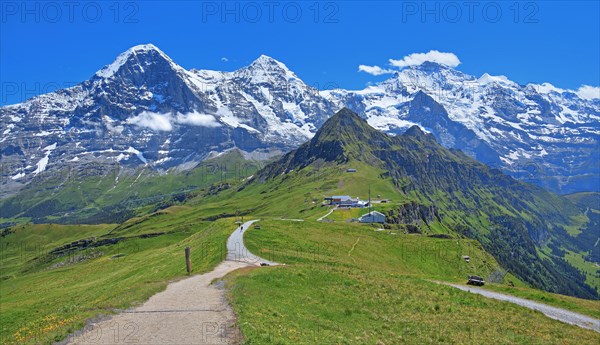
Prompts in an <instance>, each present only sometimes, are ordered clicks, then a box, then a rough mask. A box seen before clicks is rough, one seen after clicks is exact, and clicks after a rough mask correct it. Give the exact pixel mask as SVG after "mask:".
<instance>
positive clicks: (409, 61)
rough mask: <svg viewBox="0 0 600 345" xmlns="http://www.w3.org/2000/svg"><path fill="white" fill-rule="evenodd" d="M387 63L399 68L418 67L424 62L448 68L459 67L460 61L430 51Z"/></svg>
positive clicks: (451, 56)
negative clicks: (435, 63)
mask: <svg viewBox="0 0 600 345" xmlns="http://www.w3.org/2000/svg"><path fill="white" fill-rule="evenodd" d="M389 61H390V64H391V65H392V66H395V67H400V68H403V67H407V66H416V65H420V64H422V63H423V62H425V61H431V62H437V63H440V64H444V65H446V66H450V67H456V66H458V65H460V60H459V59H458V57H457V56H456V55H454V54H452V53H443V52H440V51H437V50H431V51H429V52H428V53H414V54H410V55H407V56H405V57H403V58H402V59H401V60H394V59H390V60H389Z"/></svg>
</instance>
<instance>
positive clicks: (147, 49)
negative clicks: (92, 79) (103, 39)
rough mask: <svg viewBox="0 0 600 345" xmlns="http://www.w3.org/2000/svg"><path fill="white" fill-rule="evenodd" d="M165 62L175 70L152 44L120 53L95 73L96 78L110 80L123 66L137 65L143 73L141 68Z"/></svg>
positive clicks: (161, 52)
mask: <svg viewBox="0 0 600 345" xmlns="http://www.w3.org/2000/svg"><path fill="white" fill-rule="evenodd" d="M160 60H162V61H166V62H167V63H168V64H169V65H171V67H173V68H177V67H179V66H177V65H176V64H175V63H174V62H173V60H171V58H170V57H169V56H167V54H165V53H164V52H163V51H162V50H160V49H158V47H156V46H155V45H153V44H150V43H149V44H140V45H137V46H133V47H131V48H129V49H127V50H126V51H125V52H123V53H121V54H120V55H119V56H117V58H116V59H115V61H113V63H111V64H109V65H106V66H104V67H103V68H102V69H100V70H99V71H98V72H96V74H95V75H96V76H97V77H100V78H105V79H108V78H111V77H113V76H114V75H115V74H116V73H117V72H118V71H119V70H120V69H121V67H123V66H124V65H125V64H128V63H131V64H133V65H137V66H138V68H140V69H141V71H143V67H144V66H145V65H149V64H153V63H155V62H157V61H160Z"/></svg>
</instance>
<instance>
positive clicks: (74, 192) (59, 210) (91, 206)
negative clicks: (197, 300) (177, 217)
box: [0, 150, 264, 224]
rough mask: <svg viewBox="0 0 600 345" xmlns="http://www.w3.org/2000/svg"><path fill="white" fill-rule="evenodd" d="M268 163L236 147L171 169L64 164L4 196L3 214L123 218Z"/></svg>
mask: <svg viewBox="0 0 600 345" xmlns="http://www.w3.org/2000/svg"><path fill="white" fill-rule="evenodd" d="M263 164H264V163H262V162H258V161H253V160H246V159H245V158H244V157H243V155H242V154H241V153H240V151H238V150H232V151H229V152H227V153H225V154H223V155H221V156H218V157H215V158H212V159H208V160H206V161H204V162H202V163H200V164H198V165H197V166H196V167H194V168H193V169H189V170H184V171H177V170H172V171H169V172H168V173H167V172H162V173H161V172H157V171H155V170H153V169H152V168H150V167H142V168H139V169H131V168H128V167H126V166H120V165H118V164H114V165H98V164H88V165H85V166H82V167H78V168H77V169H70V168H65V169H63V170H61V171H56V172H53V173H52V174H42V175H41V176H40V178H38V179H35V180H34V181H33V182H32V183H30V184H29V185H27V186H26V187H25V189H23V190H21V191H20V192H19V193H17V194H16V195H14V196H12V197H9V198H5V199H3V200H0V215H2V219H4V222H8V223H10V222H14V221H15V220H16V221H18V222H22V221H33V222H35V223H48V222H52V223H63V224H64V223H67V224H77V223H87V224H99V223H105V222H115V221H117V222H121V221H125V220H127V219H129V218H131V217H133V216H136V215H139V214H144V213H148V212H152V211H154V210H156V209H158V208H165V207H168V206H171V205H173V204H177V203H181V202H183V201H185V200H187V199H188V198H190V197H193V196H196V195H199V194H202V193H203V192H205V191H206V188H207V187H209V186H210V185H212V184H214V183H224V182H239V181H241V180H242V179H244V178H246V177H248V176H250V175H252V174H254V173H255V172H256V171H258V170H259V169H260V168H261V167H262V166H263Z"/></svg>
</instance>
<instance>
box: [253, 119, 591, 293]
mask: <svg viewBox="0 0 600 345" xmlns="http://www.w3.org/2000/svg"><path fill="white" fill-rule="evenodd" d="M360 163H361V164H362V165H363V166H369V167H370V169H367V171H369V172H371V173H373V172H374V171H378V173H377V174H373V175H371V176H370V178H371V179H378V180H379V181H378V182H379V183H380V184H381V185H385V186H386V190H385V193H379V192H376V193H377V194H384V195H390V194H393V195H396V198H397V199H398V200H414V201H416V202H418V203H420V204H423V205H435V206H436V207H437V208H438V209H439V210H440V212H441V213H442V217H443V219H444V220H443V221H442V225H443V226H444V227H445V228H447V229H450V230H452V231H453V232H456V233H459V234H462V235H465V236H468V237H470V238H473V239H477V240H478V241H480V242H481V243H482V244H483V245H484V246H485V247H486V249H487V250H488V251H489V252H490V253H492V254H493V255H495V257H496V258H497V259H498V260H499V261H500V262H501V263H502V265H503V266H505V267H506V268H507V269H509V270H511V271H512V272H514V273H515V274H517V275H518V276H519V277H521V279H523V280H526V281H527V282H528V283H529V284H532V285H534V286H536V287H538V288H543V289H547V290H549V291H553V292H560V293H564V294H571V295H577V296H580V297H585V298H598V291H597V290H596V289H595V288H594V287H591V286H590V285H588V284H586V283H585V280H586V279H585V275H584V274H583V273H582V272H580V271H579V270H578V269H577V268H575V267H574V266H572V265H571V264H569V263H568V262H567V261H565V260H564V255H562V254H560V255H559V254H555V253H554V252H552V253H549V254H548V255H546V256H545V257H541V256H540V255H539V253H538V250H539V248H541V247H543V246H544V245H546V244H547V243H548V242H549V241H553V242H556V243H559V244H560V245H561V246H564V247H565V248H567V249H570V250H573V251H576V252H579V253H583V252H585V251H589V250H590V249H589V248H588V247H587V246H586V244H585V243H589V241H587V237H586V238H585V239H582V238H581V235H582V234H586V235H588V236H589V232H587V233H586V232H585V231H584V230H581V228H582V227H584V226H586V225H585V224H586V223H585V219H586V218H589V217H586V216H585V215H582V212H581V210H580V209H579V208H578V206H576V205H575V204H573V203H572V202H571V201H569V200H568V199H566V198H563V197H560V196H558V195H555V194H552V193H549V192H547V191H545V190H543V189H541V188H539V187H536V186H533V185H529V184H526V183H523V182H520V181H517V180H515V179H513V178H511V177H509V176H507V175H504V174H502V173H501V172H500V171H499V170H496V169H491V168H489V167H487V166H485V165H483V164H481V163H479V162H477V161H475V160H473V159H471V158H469V157H468V156H467V155H465V154H463V153H462V152H460V151H457V150H448V149H445V148H444V147H442V146H441V145H439V144H438V143H437V142H436V141H435V139H434V138H433V137H432V136H431V135H429V134H426V133H423V132H422V131H421V130H420V129H419V128H418V127H413V128H411V129H410V130H408V131H407V132H406V133H405V134H403V135H398V136H395V137H390V136H388V135H385V134H383V133H381V132H379V131H377V130H375V129H374V128H372V127H370V126H369V125H368V123H367V122H366V121H365V120H363V119H361V118H360V117H359V116H358V115H356V114H354V113H352V112H351V111H349V110H347V109H345V110H342V111H340V112H338V113H337V114H336V115H334V116H333V117H331V118H330V119H329V120H328V121H327V122H326V123H325V124H324V125H323V126H322V128H321V129H320V130H319V131H318V132H317V134H316V135H315V136H314V137H313V139H311V140H310V141H309V142H307V143H305V144H303V145H301V146H300V147H299V148H298V149H297V150H294V151H291V152H289V153H288V154H286V155H285V156H284V157H282V158H281V159H280V160H279V161H276V162H274V163H272V164H270V165H268V166H266V167H265V168H264V169H263V170H261V171H260V172H259V173H258V175H257V179H256V180H255V181H254V184H261V183H263V184H268V185H270V186H275V188H281V189H285V190H286V191H287V194H286V195H287V197H288V198H289V199H293V198H294V197H295V196H294V193H296V192H300V191H301V187H300V186H303V183H302V182H300V181H298V179H303V178H304V179H305V182H304V185H306V187H308V186H310V185H311V183H310V176H311V174H312V176H313V177H316V176H317V174H316V172H317V171H318V172H319V173H320V175H319V177H320V178H321V179H322V180H324V181H325V180H326V181H327V182H328V185H322V186H321V188H320V189H321V190H324V189H328V190H336V188H335V186H345V185H344V184H343V183H342V182H341V181H340V179H343V178H345V176H344V174H343V173H341V172H340V171H339V170H337V171H336V170H335V168H336V167H356V166H359V168H360ZM362 169H363V170H364V169H365V168H362ZM359 171H361V169H359ZM336 173H337V174H336ZM326 174H330V176H328V177H326V176H324V175H326ZM356 176H357V178H358V177H360V175H356ZM290 181H292V183H289V182H290ZM370 183H371V181H367V180H364V181H360V179H357V180H356V181H355V183H354V185H353V186H347V187H346V188H339V189H340V190H341V191H340V193H337V194H346V195H348V194H350V195H352V192H351V191H352V189H354V188H357V187H355V186H359V187H358V188H361V187H362V188H363V189H366V188H368V185H369V184H370ZM344 189H346V190H344ZM317 190H319V189H317ZM270 191H271V192H273V189H272V190H270ZM262 192H263V193H268V192H269V191H262ZM280 192H283V191H280ZM274 194H275V193H272V194H271V195H270V197H271V198H275V196H274ZM365 195H366V193H365ZM265 198H268V196H265ZM250 203H251V202H250ZM284 205H286V206H287V207H284ZM277 207H280V208H282V209H290V211H288V212H292V211H291V209H294V205H293V204H291V203H289V202H286V201H285V200H282V203H281V204H279V205H278V206H277ZM296 209H297V207H296ZM588 226H589V225H588ZM440 230H441V231H443V230H442V229H440ZM568 231H571V233H573V234H576V233H578V231H580V233H579V235H577V236H576V237H573V236H570V235H568ZM513 252H518V253H519V254H518V255H512V254H511V253H513Z"/></svg>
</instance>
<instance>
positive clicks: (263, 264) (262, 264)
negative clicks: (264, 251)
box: [260, 262, 271, 266]
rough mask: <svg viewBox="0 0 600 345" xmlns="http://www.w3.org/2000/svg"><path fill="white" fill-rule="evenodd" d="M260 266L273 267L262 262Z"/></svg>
mask: <svg viewBox="0 0 600 345" xmlns="http://www.w3.org/2000/svg"><path fill="white" fill-rule="evenodd" d="M260 265H261V266H271V265H269V264H268V263H266V262H261V263H260Z"/></svg>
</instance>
